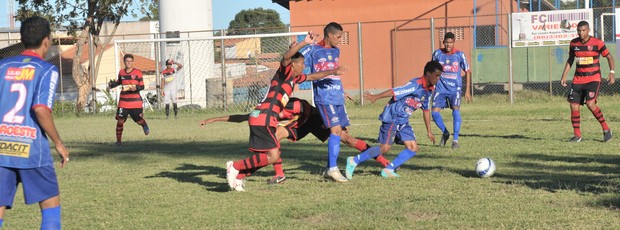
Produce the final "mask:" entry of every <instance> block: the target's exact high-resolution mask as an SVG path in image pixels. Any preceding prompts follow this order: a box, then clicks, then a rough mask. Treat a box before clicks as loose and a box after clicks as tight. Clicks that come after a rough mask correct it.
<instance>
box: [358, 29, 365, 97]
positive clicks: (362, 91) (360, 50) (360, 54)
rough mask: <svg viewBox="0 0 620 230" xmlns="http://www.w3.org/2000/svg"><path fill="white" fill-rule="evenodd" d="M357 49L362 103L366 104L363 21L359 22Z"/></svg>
mask: <svg viewBox="0 0 620 230" xmlns="http://www.w3.org/2000/svg"><path fill="white" fill-rule="evenodd" d="M357 50H358V54H359V56H358V60H359V69H360V105H362V106H363V105H364V55H362V23H361V22H357Z"/></svg>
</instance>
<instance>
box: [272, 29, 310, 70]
mask: <svg viewBox="0 0 620 230" xmlns="http://www.w3.org/2000/svg"><path fill="white" fill-rule="evenodd" d="M318 40H319V34H317V33H313V32H312V31H310V32H308V35H306V38H305V39H304V40H303V41H302V42H299V43H293V45H292V47H291V48H290V49H289V50H288V51H286V53H284V55H283V56H282V62H281V63H282V66H287V65H289V64H291V61H292V60H291V58H292V57H293V55H295V54H296V53H297V52H298V51H299V50H300V49H301V48H303V47H304V46H306V45H309V44H314V43H316V42H317V41H318Z"/></svg>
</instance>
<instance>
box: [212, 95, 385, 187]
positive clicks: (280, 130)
mask: <svg viewBox="0 0 620 230" xmlns="http://www.w3.org/2000/svg"><path fill="white" fill-rule="evenodd" d="M249 116H250V114H235V115H228V116H222V117H214V118H209V119H206V120H202V121H201V122H200V125H201V127H204V125H206V124H210V123H213V122H220V121H226V122H236V123H240V122H244V121H247V120H248V118H249ZM278 119H279V123H278V127H277V129H276V138H277V139H278V140H282V139H285V138H286V139H289V140H290V141H292V142H295V141H298V140H301V139H303V138H304V137H306V135H308V134H310V133H311V134H312V135H314V136H315V137H316V138H317V139H319V140H320V141H321V142H325V141H326V140H327V138H329V134H330V133H331V132H330V130H329V129H328V128H325V127H323V119H322V118H321V114H320V112H319V111H318V109H316V108H315V107H314V106H312V105H310V103H308V101H306V100H303V99H299V98H295V97H292V98H290V100H289V102H288V104H286V106H285V107H284V110H283V111H282V112H281V113H280V114H279V116H278ZM343 131H344V132H342V133H341V135H340V140H341V142H342V143H344V144H346V145H347V146H349V147H352V148H355V149H357V150H359V151H360V152H364V151H366V150H367V149H369V148H370V145H368V144H367V143H366V142H365V141H363V140H360V139H357V138H355V137H353V136H351V135H349V133H348V132H347V130H346V129H344V130H343ZM375 160H376V161H377V162H379V163H380V164H381V165H382V166H383V167H385V166H387V165H388V164H389V163H390V162H389V161H388V160H387V159H385V157H383V155H379V156H378V157H376V158H375ZM273 168H274V171H275V173H276V175H275V176H273V178H272V179H271V180H269V184H278V183H282V182H284V180H285V179H286V176H285V175H284V170H283V169H282V158H280V160H278V161H276V162H275V163H274V164H273Z"/></svg>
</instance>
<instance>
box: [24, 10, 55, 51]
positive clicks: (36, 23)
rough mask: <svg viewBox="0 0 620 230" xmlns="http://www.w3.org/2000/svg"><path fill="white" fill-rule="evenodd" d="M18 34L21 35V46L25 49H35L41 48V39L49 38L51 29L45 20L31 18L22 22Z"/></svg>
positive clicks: (36, 17) (37, 17)
mask: <svg viewBox="0 0 620 230" xmlns="http://www.w3.org/2000/svg"><path fill="white" fill-rule="evenodd" d="M19 34H20V35H21V40H22V44H24V48H26V49H36V48H39V47H41V44H42V43H43V39H45V38H46V37H50V35H51V34H52V33H51V29H50V22H49V21H47V19H45V18H42V17H39V16H32V17H30V18H27V19H26V20H24V21H23V22H22V25H21V27H20V28H19Z"/></svg>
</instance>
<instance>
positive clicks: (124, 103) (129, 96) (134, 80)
mask: <svg viewBox="0 0 620 230" xmlns="http://www.w3.org/2000/svg"><path fill="white" fill-rule="evenodd" d="M133 60H134V57H133V55H131V54H125V56H123V61H124V63H125V69H122V70H121V71H119V72H118V78H117V79H116V81H111V82H110V83H109V84H108V86H109V87H110V88H114V87H117V86H119V85H120V86H122V89H121V95H120V97H119V100H118V109H117V110H116V145H121V144H122V142H121V137H122V136H123V124H124V123H125V121H127V116H131V119H133V121H135V122H136V123H138V124H139V125H140V126H142V130H143V131H144V135H149V131H150V130H149V126H148V125H147V124H146V120H144V115H143V113H142V96H140V91H141V90H143V89H144V81H143V80H142V71H140V70H139V69H136V68H134V67H133Z"/></svg>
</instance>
